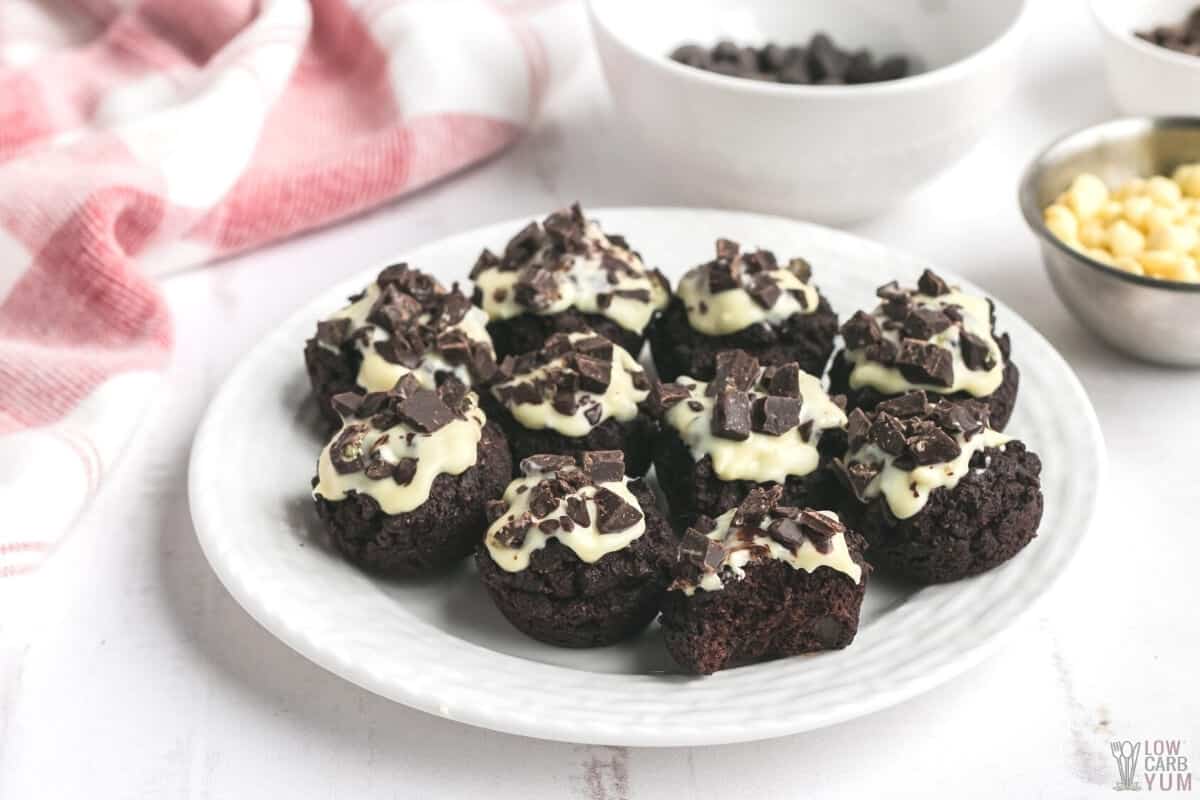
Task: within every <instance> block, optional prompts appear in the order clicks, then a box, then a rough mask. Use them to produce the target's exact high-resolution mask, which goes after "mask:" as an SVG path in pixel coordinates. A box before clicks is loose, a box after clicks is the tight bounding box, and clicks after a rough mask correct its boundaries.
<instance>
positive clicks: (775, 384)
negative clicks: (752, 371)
mask: <svg viewBox="0 0 1200 800" xmlns="http://www.w3.org/2000/svg"><path fill="white" fill-rule="evenodd" d="M763 377H764V378H766V377H767V376H766V375H764V376H763ZM766 384H767V394H769V395H773V396H775V397H800V365H799V364H797V363H796V362H794V361H793V362H791V363H789V364H781V365H780V366H778V367H775V368H774V369H773V371H772V372H771V374H770V377H769V378H767V380H766Z"/></svg>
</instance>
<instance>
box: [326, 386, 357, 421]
mask: <svg viewBox="0 0 1200 800" xmlns="http://www.w3.org/2000/svg"><path fill="white" fill-rule="evenodd" d="M362 400H363V398H362V395H360V394H358V393H357V392H339V393H337V394H335V395H334V396H333V397H331V398H330V400H329V404H330V405H331V406H333V410H334V411H336V412H337V413H338V416H340V417H341V418H342V419H347V418H349V417H352V416H354V415H355V414H356V413H358V408H359V406H361V405H362Z"/></svg>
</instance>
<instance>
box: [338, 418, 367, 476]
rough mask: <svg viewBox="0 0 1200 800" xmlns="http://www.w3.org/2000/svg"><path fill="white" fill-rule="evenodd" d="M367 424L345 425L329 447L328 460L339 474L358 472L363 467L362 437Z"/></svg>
mask: <svg viewBox="0 0 1200 800" xmlns="http://www.w3.org/2000/svg"><path fill="white" fill-rule="evenodd" d="M366 436H367V426H366V425H363V424H361V423H357V422H356V423H354V424H352V425H347V426H346V427H345V428H343V429H342V432H341V433H339V434H338V436H337V438H336V439H335V440H334V441H333V444H332V445H331V446H330V448H329V460H330V461H331V462H332V463H333V468H334V469H335V470H336V471H337V472H338V473H339V474H341V475H347V474H349V473H352V472H358V471H360V470H361V469H362V468H363V439H365V438H366Z"/></svg>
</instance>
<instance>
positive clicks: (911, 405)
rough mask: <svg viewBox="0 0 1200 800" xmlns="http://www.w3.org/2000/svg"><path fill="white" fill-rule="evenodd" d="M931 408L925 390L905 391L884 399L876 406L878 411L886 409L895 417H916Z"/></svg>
mask: <svg viewBox="0 0 1200 800" xmlns="http://www.w3.org/2000/svg"><path fill="white" fill-rule="evenodd" d="M928 409H929V399H928V398H927V397H926V395H925V392H923V391H921V390H919V389H918V390H916V391H912V392H905V393H904V394H902V395H900V396H899V397H893V398H891V399H890V400H884V401H882V402H881V403H879V404H878V405H877V406H875V410H876V411H884V412H887V413H888V414H891V415H892V416H893V417H916V416H921V415H922V414H925V413H926V411H927V410H928Z"/></svg>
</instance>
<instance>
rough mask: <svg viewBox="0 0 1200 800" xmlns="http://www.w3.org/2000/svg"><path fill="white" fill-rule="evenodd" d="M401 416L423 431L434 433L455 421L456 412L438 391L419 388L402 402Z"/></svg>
mask: <svg viewBox="0 0 1200 800" xmlns="http://www.w3.org/2000/svg"><path fill="white" fill-rule="evenodd" d="M396 411H397V413H399V415H400V418H401V419H402V420H403V421H404V422H405V423H406V424H408V425H409V426H411V427H413V428H415V429H416V430H418V431H420V432H421V433H433V432H434V431H436V430H439V429H441V428H443V427H444V426H446V425H448V424H450V423H451V422H453V421H454V412H453V411H451V410H450V407H449V406H447V405H446V404H445V403H444V402H442V398H440V397H438V395H437V393H436V392H433V391H430V390H429V389H418V390H417V391H415V392H413V393H412V394H410V395H409V396H408V397H406V398H404V400H402V401H401V402H400V405H399V406H398V407H397V409H396Z"/></svg>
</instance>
